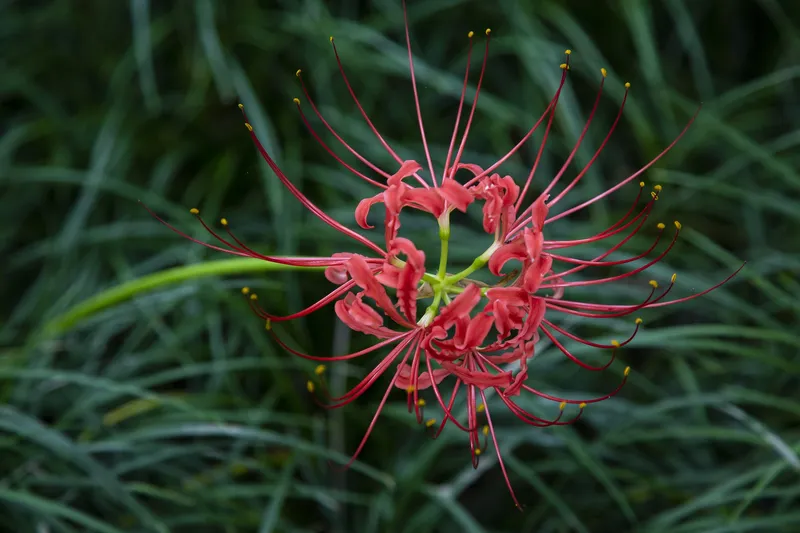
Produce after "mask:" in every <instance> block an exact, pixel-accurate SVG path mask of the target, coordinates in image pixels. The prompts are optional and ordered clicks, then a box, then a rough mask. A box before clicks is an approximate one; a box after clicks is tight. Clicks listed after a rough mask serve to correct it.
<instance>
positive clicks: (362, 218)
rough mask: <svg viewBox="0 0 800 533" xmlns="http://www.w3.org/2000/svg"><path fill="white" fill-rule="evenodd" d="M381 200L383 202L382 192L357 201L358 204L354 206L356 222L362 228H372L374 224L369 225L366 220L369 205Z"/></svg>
mask: <svg viewBox="0 0 800 533" xmlns="http://www.w3.org/2000/svg"><path fill="white" fill-rule="evenodd" d="M381 202H383V193H380V194H376V195H375V196H373V197H372V198H364V199H363V200H361V201H360V202H358V206H356V224H358V225H359V226H361V227H362V228H364V229H372V228H374V227H375V226H370V225H369V223H368V222H367V216H368V215H369V209H370V207H372V206H373V205H375V204H379V203H381Z"/></svg>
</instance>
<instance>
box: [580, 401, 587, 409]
mask: <svg viewBox="0 0 800 533" xmlns="http://www.w3.org/2000/svg"><path fill="white" fill-rule="evenodd" d="M578 407H579V408H580V409H583V408H584V407H586V402H581V403H579V404H578Z"/></svg>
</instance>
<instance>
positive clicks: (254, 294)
mask: <svg viewBox="0 0 800 533" xmlns="http://www.w3.org/2000/svg"><path fill="white" fill-rule="evenodd" d="M250 299H251V300H258V294H256V293H253V294H251V295H250Z"/></svg>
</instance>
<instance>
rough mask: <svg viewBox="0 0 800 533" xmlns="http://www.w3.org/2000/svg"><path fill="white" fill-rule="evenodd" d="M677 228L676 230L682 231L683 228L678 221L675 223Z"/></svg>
mask: <svg viewBox="0 0 800 533" xmlns="http://www.w3.org/2000/svg"><path fill="white" fill-rule="evenodd" d="M675 227H676V228H678V229H681V228H682V227H683V226H682V225H681V223H680V222H678V221H677V220H676V221H675Z"/></svg>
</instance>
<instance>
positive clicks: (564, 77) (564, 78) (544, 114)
mask: <svg viewBox="0 0 800 533" xmlns="http://www.w3.org/2000/svg"><path fill="white" fill-rule="evenodd" d="M564 65H567V66H569V57H567V62H566V63H564ZM568 71H569V69H567V68H562V72H561V81H560V82H559V84H558V88H557V89H556V93H555V95H554V96H553V98H552V99H551V100H550V102H549V103H548V104H547V107H546V108H545V109H544V111H543V112H542V114H541V116H540V117H539V119H538V120H537V121H536V123H535V124H534V125H533V126H532V127H531V129H529V130H528V133H526V134H525V135H523V136H522V139H520V140H519V142H517V144H515V145H514V147H513V148H512V149H511V150H509V151H508V152H506V154H505V155H504V156H503V157H501V158H500V159H498V160H497V161H496V162H495V163H494V164H493V165H492V166H490V167H489V168H487V169H485V170H484V171H483V172H481V173H480V174H478V175H477V176H475V177H474V178H472V179H470V180H469V181H468V182H467V183H466V184H465V187H469V186H470V185H472V184H473V183H475V182H477V181H478V180H480V179H481V178H483V177H484V176H488V175H489V174H491V173H492V172H494V171H495V170H496V169H497V168H498V167H499V166H500V165H502V164H503V163H505V162H506V161H507V160H508V159H509V158H511V156H513V155H514V154H516V153H517V151H519V149H520V148H521V147H522V145H523V144H525V143H526V142H528V139H530V138H531V135H533V133H534V132H535V131H536V130H537V129H538V128H539V126H540V125H541V123H542V122H543V121H544V119H545V117H547V116H548V115H549V114H550V110H551V109H552V108H553V106H554V105H555V103H556V101H557V100H558V97H559V95H560V94H561V89H562V88H563V87H564V83H565V82H566V81H567V72H568Z"/></svg>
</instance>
